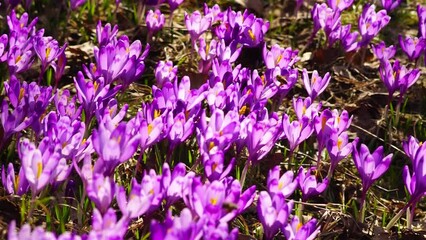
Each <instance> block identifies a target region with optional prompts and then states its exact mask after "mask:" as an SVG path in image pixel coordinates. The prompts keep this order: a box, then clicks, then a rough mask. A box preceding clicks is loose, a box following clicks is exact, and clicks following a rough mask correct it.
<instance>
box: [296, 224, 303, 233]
mask: <svg viewBox="0 0 426 240" xmlns="http://www.w3.org/2000/svg"><path fill="white" fill-rule="evenodd" d="M302 227H303V224H302V222H299V224H297V227H296V231H299V230H300V229H301V228H302Z"/></svg>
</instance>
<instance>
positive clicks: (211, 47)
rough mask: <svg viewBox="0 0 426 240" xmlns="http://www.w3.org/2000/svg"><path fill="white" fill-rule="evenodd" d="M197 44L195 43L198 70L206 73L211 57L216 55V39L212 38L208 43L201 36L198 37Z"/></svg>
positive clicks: (210, 64) (209, 67)
mask: <svg viewBox="0 0 426 240" xmlns="http://www.w3.org/2000/svg"><path fill="white" fill-rule="evenodd" d="M198 43H199V45H197V44H195V50H196V51H197V52H198V54H199V55H200V58H201V59H200V62H199V63H198V71H199V72H200V73H204V74H207V73H208V72H209V71H210V69H211V66H212V59H213V58H214V57H215V56H216V45H217V41H216V40H214V39H212V40H211V41H210V43H206V40H205V39H204V38H202V37H200V38H199V39H198Z"/></svg>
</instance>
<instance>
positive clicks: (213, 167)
mask: <svg viewBox="0 0 426 240" xmlns="http://www.w3.org/2000/svg"><path fill="white" fill-rule="evenodd" d="M217 165H218V164H217V163H213V166H212V171H213V172H214V171H216V168H217Z"/></svg>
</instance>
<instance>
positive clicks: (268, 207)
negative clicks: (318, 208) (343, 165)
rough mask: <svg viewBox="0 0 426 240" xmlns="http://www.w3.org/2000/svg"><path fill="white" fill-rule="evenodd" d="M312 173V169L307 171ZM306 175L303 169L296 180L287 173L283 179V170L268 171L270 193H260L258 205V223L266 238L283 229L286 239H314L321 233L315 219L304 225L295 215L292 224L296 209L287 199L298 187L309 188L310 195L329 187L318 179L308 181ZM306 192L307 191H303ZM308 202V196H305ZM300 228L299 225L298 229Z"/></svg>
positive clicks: (290, 173)
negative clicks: (292, 213)
mask: <svg viewBox="0 0 426 240" xmlns="http://www.w3.org/2000/svg"><path fill="white" fill-rule="evenodd" d="M308 171H310V170H308ZM304 173H306V172H305V171H304V170H303V168H300V171H299V174H298V175H297V176H296V177H295V178H294V174H293V172H292V171H287V172H285V173H284V174H283V175H282V176H280V167H279V166H276V167H274V168H273V169H271V170H270V171H269V175H268V179H267V187H268V191H261V192H260V193H259V199H258V203H257V209H258V216H259V220H260V222H261V223H262V226H263V233H264V237H265V239H274V237H275V235H276V234H277V233H278V232H279V231H280V230H281V232H282V233H284V235H285V236H286V238H287V239H313V238H315V236H316V235H317V234H318V233H319V227H317V226H316V220H315V219H311V220H310V221H308V222H307V223H306V224H305V225H303V223H302V222H301V221H300V220H299V218H298V217H297V216H293V217H292V219H291V220H290V222H289V218H290V216H291V212H292V210H293V200H290V201H288V202H287V201H286V199H287V198H288V197H289V196H291V195H292V194H293V192H294V191H295V190H296V188H297V187H300V188H301V190H302V191H303V192H305V190H307V189H309V190H308V191H309V192H310V194H311V195H310V196H313V195H314V194H312V193H313V191H317V193H320V192H322V191H324V190H325V188H326V187H327V183H328V182H327V181H323V183H322V184H320V185H316V180H313V181H314V182H315V183H313V182H312V181H311V179H310V178H311V177H313V178H315V177H314V176H312V175H311V176H310V177H308V178H309V179H305V176H306V175H305V174H304ZM304 189H305V190H304ZM304 196H305V197H306V199H307V198H308V197H309V196H307V195H306V194H304ZM296 225H297V226H296Z"/></svg>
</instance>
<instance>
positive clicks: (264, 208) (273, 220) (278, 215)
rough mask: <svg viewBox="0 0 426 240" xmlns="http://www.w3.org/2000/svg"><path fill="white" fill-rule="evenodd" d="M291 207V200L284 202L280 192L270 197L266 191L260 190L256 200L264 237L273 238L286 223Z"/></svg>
mask: <svg viewBox="0 0 426 240" xmlns="http://www.w3.org/2000/svg"><path fill="white" fill-rule="evenodd" d="M292 209H293V201H290V202H288V203H286V201H285V198H284V196H283V195H281V194H274V195H273V196H272V198H271V196H270V195H269V193H268V192H266V191H261V192H260V193H259V200H258V202H257V213H258V217H259V221H260V222H261V223H262V225H263V232H264V235H265V239H273V238H274V236H275V235H276V234H277V233H278V231H279V230H280V229H281V228H282V227H283V226H285V225H287V221H288V216H289V215H290V212H291V210H292Z"/></svg>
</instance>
